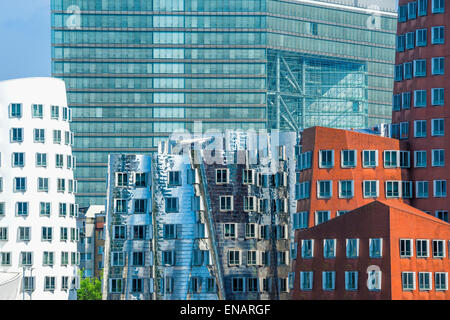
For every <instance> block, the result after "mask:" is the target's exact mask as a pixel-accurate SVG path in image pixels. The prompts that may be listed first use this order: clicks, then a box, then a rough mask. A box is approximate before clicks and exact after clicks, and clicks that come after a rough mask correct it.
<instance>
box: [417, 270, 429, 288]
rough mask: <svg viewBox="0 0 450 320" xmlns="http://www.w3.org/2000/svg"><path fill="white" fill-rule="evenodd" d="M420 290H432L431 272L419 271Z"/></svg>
mask: <svg viewBox="0 0 450 320" xmlns="http://www.w3.org/2000/svg"><path fill="white" fill-rule="evenodd" d="M419 290H421V291H429V290H431V272H419Z"/></svg>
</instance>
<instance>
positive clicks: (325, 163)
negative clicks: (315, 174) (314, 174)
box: [319, 150, 334, 168]
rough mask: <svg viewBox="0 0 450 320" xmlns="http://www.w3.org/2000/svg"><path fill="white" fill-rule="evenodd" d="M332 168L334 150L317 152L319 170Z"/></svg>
mask: <svg viewBox="0 0 450 320" xmlns="http://www.w3.org/2000/svg"><path fill="white" fill-rule="evenodd" d="M333 166H334V150H320V151H319V168H332V167H333Z"/></svg>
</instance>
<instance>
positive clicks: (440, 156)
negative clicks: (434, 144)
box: [431, 149, 445, 167]
mask: <svg viewBox="0 0 450 320" xmlns="http://www.w3.org/2000/svg"><path fill="white" fill-rule="evenodd" d="M431 163H432V166H433V167H443V166H444V165H445V150H444V149H433V150H431Z"/></svg>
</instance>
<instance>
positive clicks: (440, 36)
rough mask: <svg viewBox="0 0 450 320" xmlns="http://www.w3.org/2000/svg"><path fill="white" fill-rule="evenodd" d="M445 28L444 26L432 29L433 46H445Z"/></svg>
mask: <svg viewBox="0 0 450 320" xmlns="http://www.w3.org/2000/svg"><path fill="white" fill-rule="evenodd" d="M444 33H445V28H444V26H438V27H432V28H431V44H444V42H445V38H444Z"/></svg>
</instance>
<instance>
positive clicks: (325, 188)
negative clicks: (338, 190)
mask: <svg viewBox="0 0 450 320" xmlns="http://www.w3.org/2000/svg"><path fill="white" fill-rule="evenodd" d="M332 195H333V187H332V181H331V180H326V181H317V198H318V199H329V198H331V197H332Z"/></svg>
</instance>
